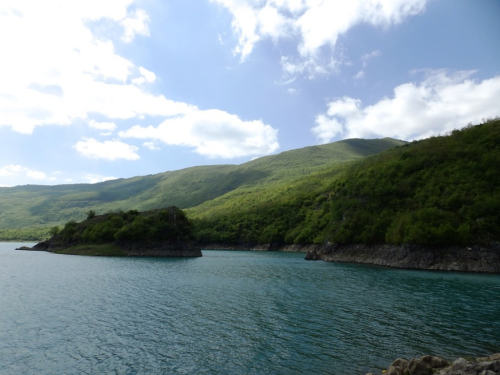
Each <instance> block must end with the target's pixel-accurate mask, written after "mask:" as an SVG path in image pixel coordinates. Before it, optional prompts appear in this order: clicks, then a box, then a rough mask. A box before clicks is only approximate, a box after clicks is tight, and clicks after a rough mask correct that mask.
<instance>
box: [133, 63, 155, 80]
mask: <svg viewBox="0 0 500 375" xmlns="http://www.w3.org/2000/svg"><path fill="white" fill-rule="evenodd" d="M139 72H140V73H141V76H140V77H138V78H134V79H133V80H132V83H134V84H136V85H142V84H143V83H145V82H148V83H153V82H154V81H156V74H154V72H151V71H149V70H147V69H145V68H143V67H142V66H140V67H139Z"/></svg>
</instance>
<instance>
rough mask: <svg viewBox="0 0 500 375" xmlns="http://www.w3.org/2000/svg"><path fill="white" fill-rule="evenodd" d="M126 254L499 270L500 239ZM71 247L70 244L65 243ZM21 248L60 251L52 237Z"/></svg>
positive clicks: (144, 248)
mask: <svg viewBox="0 0 500 375" xmlns="http://www.w3.org/2000/svg"><path fill="white" fill-rule="evenodd" d="M115 245H117V246H119V247H120V248H121V249H122V250H123V251H124V253H125V256H180V257H198V256H202V255H201V250H243V251H245V250H246V251H248V250H250V251H283V252H301V253H305V259H306V260H323V261H326V262H342V263H361V264H371V265H377V266H383V267H391V268H403V269H416V270H417V269H418V270H436V271H460V272H482V273H500V243H497V242H496V243H492V244H490V246H468V247H466V246H422V245H387V244H384V245H364V244H354V245H337V244H331V243H328V244H324V245H282V244H274V243H271V244H234V243H204V244H203V243H195V242H161V241H156V242H155V241H136V242H116V243H115ZM66 247H68V246H66ZM20 249H21V250H32V251H49V252H57V251H58V250H59V249H60V247H58V246H56V245H55V244H53V243H52V242H51V241H45V242H40V243H38V244H36V245H35V246H34V247H33V248H24V247H23V248H20Z"/></svg>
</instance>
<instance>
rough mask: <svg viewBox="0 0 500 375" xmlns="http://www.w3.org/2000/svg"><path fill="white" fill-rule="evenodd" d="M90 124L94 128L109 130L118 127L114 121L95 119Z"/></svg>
mask: <svg viewBox="0 0 500 375" xmlns="http://www.w3.org/2000/svg"><path fill="white" fill-rule="evenodd" d="M89 126H90V127H91V128H93V129H99V130H107V131H109V132H112V131H114V130H115V129H116V124H115V123H114V122H97V121H95V120H90V121H89Z"/></svg>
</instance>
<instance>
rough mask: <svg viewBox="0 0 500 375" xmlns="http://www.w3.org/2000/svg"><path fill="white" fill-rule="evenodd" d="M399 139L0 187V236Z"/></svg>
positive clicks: (291, 171)
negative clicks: (90, 179)
mask: <svg viewBox="0 0 500 375" xmlns="http://www.w3.org/2000/svg"><path fill="white" fill-rule="evenodd" d="M401 144H404V142H402V141H398V140H394V139H389V138H385V139H375V140H362V139H350V140H344V141H340V142H335V143H331V144H327V145H321V146H312V147H306V148H302V149H299V150H292V151H287V152H283V153H281V154H278V155H271V156H266V157H262V158H259V159H256V160H253V161H250V162H248V163H245V164H242V165H216V166H201V167H193V168H187V169H183V170H179V171H172V172H165V173H161V174H157V175H150V176H143V177H134V178H129V179H119V180H113V181H106V182H102V183H98V184H73V185H59V186H38V185H27V186H18V187H11V188H0V238H4V239H6V238H10V239H15V238H20V237H19V236H17V237H16V233H25V235H22V236H21V237H23V238H30V237H29V233H31V235H33V236H38V235H39V233H40V232H41V231H43V230H44V229H38V230H33V229H30V230H28V231H26V230H24V231H21V230H20V228H47V227H50V226H53V225H61V224H64V223H66V222H68V221H70V220H78V221H79V220H82V219H83V218H84V216H85V212H87V211H88V210H89V209H92V210H95V211H96V212H98V213H105V212H109V211H117V210H125V211H127V210H130V209H136V210H140V211H146V210H151V209H155V208H161V207H168V206H178V207H180V208H187V207H194V206H197V205H200V204H202V203H203V202H207V201H211V200H213V199H215V198H217V197H222V196H224V195H226V194H228V193H230V192H238V191H245V192H246V191H253V190H259V189H263V188H266V187H272V186H275V185H279V184H282V183H285V182H290V181H293V180H295V179H297V178H300V177H302V176H305V175H308V174H309V173H312V172H314V171H317V170H320V169H322V168H324V167H325V166H328V165H334V164H339V163H344V162H346V161H351V160H357V159H360V158H363V157H365V156H367V155H371V154H374V153H377V152H381V151H383V150H386V149H388V148H391V147H394V146H397V145H401ZM9 229H10V231H9ZM12 229H14V231H12ZM6 230H7V231H6ZM9 236H11V237H9Z"/></svg>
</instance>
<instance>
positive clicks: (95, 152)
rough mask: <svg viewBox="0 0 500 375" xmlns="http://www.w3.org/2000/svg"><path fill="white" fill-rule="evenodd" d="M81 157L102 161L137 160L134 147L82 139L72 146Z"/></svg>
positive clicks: (138, 157) (115, 142) (114, 142)
mask: <svg viewBox="0 0 500 375" xmlns="http://www.w3.org/2000/svg"><path fill="white" fill-rule="evenodd" d="M73 147H74V148H75V149H76V150H77V151H78V152H79V153H80V154H81V155H83V156H85V157H87V158H91V159H104V160H118V159H125V160H138V159H140V156H139V155H138V154H137V150H138V148H137V147H136V146H132V145H128V144H126V143H123V142H121V141H104V142H99V141H97V140H95V139H93V138H84V140H83V141H79V142H77V143H76V144H75V145H74V146H73Z"/></svg>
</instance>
